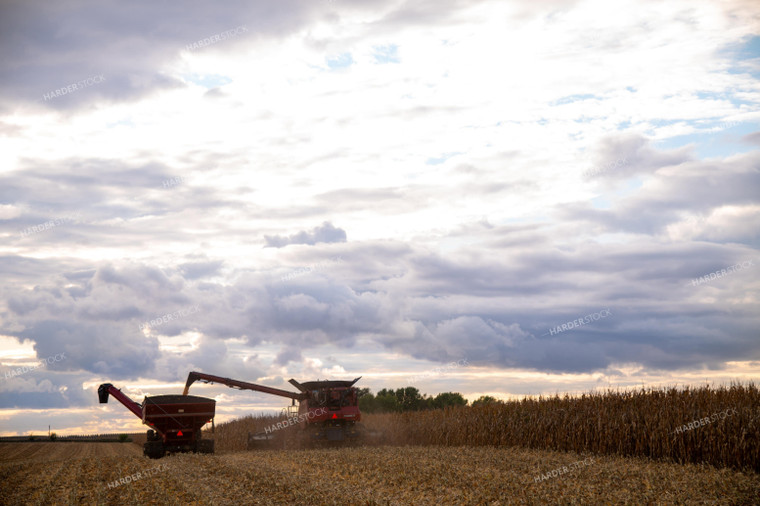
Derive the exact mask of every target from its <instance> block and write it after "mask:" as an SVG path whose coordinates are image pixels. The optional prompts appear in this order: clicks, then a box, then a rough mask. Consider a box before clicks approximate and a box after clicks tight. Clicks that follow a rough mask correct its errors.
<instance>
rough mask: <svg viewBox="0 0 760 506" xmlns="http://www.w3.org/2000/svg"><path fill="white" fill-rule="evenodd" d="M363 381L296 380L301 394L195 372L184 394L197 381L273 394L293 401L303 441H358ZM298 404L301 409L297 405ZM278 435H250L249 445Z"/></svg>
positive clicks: (192, 373) (295, 382)
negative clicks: (359, 386) (361, 383)
mask: <svg viewBox="0 0 760 506" xmlns="http://www.w3.org/2000/svg"><path fill="white" fill-rule="evenodd" d="M360 379H361V376H360V377H359V378H356V379H354V380H353V381H307V382H304V383H299V382H297V381H296V380H294V379H291V380H290V384H291V385H293V386H294V387H296V388H297V389H298V390H299V391H298V392H289V391H287V390H280V389H279V388H272V387H267V386H263V385H256V384H254V383H248V382H246V381H238V380H234V379H230V378H222V377H220V376H213V375H211V374H205V373H202V372H191V373H190V374H188V376H187V383H186V384H185V391H184V395H187V392H188V391H189V389H190V385H192V384H193V383H194V382H195V381H202V382H205V383H221V384H223V385H227V386H228V387H230V388H238V389H240V390H254V391H256V392H263V393H266V394H270V395H278V396H280V397H287V398H288V399H291V405H292V406H293V409H292V410H289V414H290V415H292V416H296V415H297V416H298V419H299V420H300V423H298V425H297V426H298V427H299V429H300V430H299V436H300V439H302V440H306V441H315V442H319V441H351V440H356V439H357V438H358V437H359V435H360V431H359V428H360V425H358V424H357V422H359V421H360V420H361V416H362V415H361V413H360V412H359V404H358V401H359V396H358V392H357V389H356V388H355V387H354V384H355V383H356V382H357V381H359V380H360ZM296 401H298V407H297V408H296V407H295V403H296ZM275 434H280V431H274V432H269V431H265V432H260V433H257V434H251V435H249V441H248V442H249V446H256V445H257V444H260V443H270V442H272V441H273V440H274V438H275Z"/></svg>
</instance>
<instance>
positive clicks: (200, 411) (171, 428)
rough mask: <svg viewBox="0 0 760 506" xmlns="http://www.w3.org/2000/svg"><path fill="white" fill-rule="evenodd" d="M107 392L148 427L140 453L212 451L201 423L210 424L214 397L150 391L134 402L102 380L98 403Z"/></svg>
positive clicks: (155, 456) (158, 455)
mask: <svg viewBox="0 0 760 506" xmlns="http://www.w3.org/2000/svg"><path fill="white" fill-rule="evenodd" d="M109 394H110V395H112V396H113V398H114V399H116V400H117V401H119V402H120V403H122V404H124V406H126V407H127V409H128V410H130V411H131V412H132V413H134V414H135V416H137V417H138V418H140V419H142V422H143V424H145V425H147V426H149V427H151V429H149V430H148V440H147V442H146V443H145V444H144V445H143V454H144V455H146V456H148V457H150V458H152V459H160V458H161V457H163V456H164V455H165V454H166V452H170V453H176V452H199V453H214V441H213V440H212V439H201V427H203V426H204V425H205V424H206V423H211V426H212V428H213V426H214V412H215V410H216V401H215V400H214V399H207V398H206V397H196V396H194V395H154V396H152V397H145V400H144V401H143V403H142V404H137V403H136V402H135V401H133V400H132V399H130V398H129V397H127V396H126V395H124V394H123V393H121V390H119V389H117V388H116V387H114V386H113V385H112V384H110V383H103V384H102V385H100V387H99V388H98V399H99V400H100V403H101V404H105V403H107V402H108V395H109Z"/></svg>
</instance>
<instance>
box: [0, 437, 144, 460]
mask: <svg viewBox="0 0 760 506" xmlns="http://www.w3.org/2000/svg"><path fill="white" fill-rule="evenodd" d="M131 455H138V456H139V455H142V448H141V447H139V446H137V445H134V444H132V443H47V442H46V443H0V463H3V464H4V463H9V462H10V463H18V462H25V463H26V462H54V461H59V460H73V459H83V458H88V457H116V456H131Z"/></svg>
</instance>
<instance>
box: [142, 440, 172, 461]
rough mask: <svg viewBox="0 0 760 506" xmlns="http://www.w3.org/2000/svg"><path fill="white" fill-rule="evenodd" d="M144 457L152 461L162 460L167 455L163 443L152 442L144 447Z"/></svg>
mask: <svg viewBox="0 0 760 506" xmlns="http://www.w3.org/2000/svg"><path fill="white" fill-rule="evenodd" d="M143 455H145V456H146V457H148V458H150V459H160V458H161V457H163V456H164V455H166V449H165V448H164V443H163V441H150V442H148V443H145V444H144V445H143Z"/></svg>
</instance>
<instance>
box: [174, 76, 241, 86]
mask: <svg viewBox="0 0 760 506" xmlns="http://www.w3.org/2000/svg"><path fill="white" fill-rule="evenodd" d="M182 77H184V78H185V80H187V81H190V82H191V83H193V84H197V85H199V86H203V87H204V88H208V89H211V88H216V87H218V86H224V85H225V84H229V83H231V82H232V79H230V78H229V77H227V76H222V75H219V74H206V75H203V74H187V75H184V76H182Z"/></svg>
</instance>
